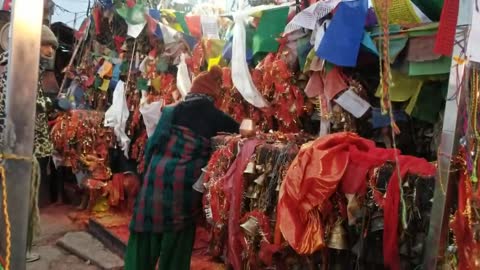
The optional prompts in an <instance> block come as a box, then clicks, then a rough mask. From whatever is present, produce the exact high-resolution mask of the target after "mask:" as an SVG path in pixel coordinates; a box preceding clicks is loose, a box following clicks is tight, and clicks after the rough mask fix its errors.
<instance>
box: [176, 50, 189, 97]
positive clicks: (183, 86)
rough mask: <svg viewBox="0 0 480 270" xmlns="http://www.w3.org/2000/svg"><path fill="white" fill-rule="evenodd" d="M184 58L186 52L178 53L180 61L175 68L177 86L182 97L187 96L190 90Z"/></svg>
mask: <svg viewBox="0 0 480 270" xmlns="http://www.w3.org/2000/svg"><path fill="white" fill-rule="evenodd" d="M185 58H186V54H185V53H182V54H181V55H180V63H179V64H178V68H177V88H178V90H179V91H180V94H181V95H182V97H183V98H185V97H186V96H187V94H188V93H189V92H190V88H191V87H192V81H191V80H190V75H189V73H188V67H187V63H186V62H185V60H186V59H185Z"/></svg>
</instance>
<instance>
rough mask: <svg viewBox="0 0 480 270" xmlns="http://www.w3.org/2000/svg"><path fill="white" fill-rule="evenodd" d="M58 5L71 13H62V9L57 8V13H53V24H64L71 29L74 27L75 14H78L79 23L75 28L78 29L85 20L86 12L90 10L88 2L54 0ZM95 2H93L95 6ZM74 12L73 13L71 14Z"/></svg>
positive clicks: (86, 0) (81, 0)
mask: <svg viewBox="0 0 480 270" xmlns="http://www.w3.org/2000/svg"><path fill="white" fill-rule="evenodd" d="M53 2H55V4H56V5H58V6H61V7H62V8H64V9H66V10H68V11H70V12H66V11H62V10H61V9H60V8H58V7H56V8H55V12H54V13H53V17H52V23H54V22H63V23H65V24H67V25H69V26H70V27H73V26H74V25H73V23H74V21H75V14H74V13H75V12H76V13H77V22H76V25H75V28H76V29H78V28H79V27H80V25H81V24H82V21H83V20H84V19H85V15H86V11H87V8H88V0H53ZM93 2H95V1H94V0H91V3H92V4H93ZM71 12H72V13H71Z"/></svg>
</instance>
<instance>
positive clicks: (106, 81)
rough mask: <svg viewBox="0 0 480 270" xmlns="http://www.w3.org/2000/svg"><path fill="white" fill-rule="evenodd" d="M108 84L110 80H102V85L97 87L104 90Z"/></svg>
mask: <svg viewBox="0 0 480 270" xmlns="http://www.w3.org/2000/svg"><path fill="white" fill-rule="evenodd" d="M109 85H110V80H106V79H105V80H103V83H102V85H100V87H99V88H98V89H100V90H102V91H104V92H106V91H107V90H108V86H109Z"/></svg>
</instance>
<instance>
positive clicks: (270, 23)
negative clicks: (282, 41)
mask: <svg viewBox="0 0 480 270" xmlns="http://www.w3.org/2000/svg"><path fill="white" fill-rule="evenodd" d="M288 10H289V8H288V7H282V8H274V9H270V10H265V11H263V14H262V17H261V18H260V22H259V23H258V27H257V31H256V32H255V35H254V36H253V48H252V49H253V54H254V55H255V54H257V53H259V52H263V53H268V52H276V51H277V50H278V46H279V44H278V42H277V38H279V37H280V34H281V33H282V32H283V31H284V30H285V25H286V22H287V17H288Z"/></svg>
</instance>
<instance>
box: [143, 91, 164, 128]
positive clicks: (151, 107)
mask: <svg viewBox="0 0 480 270" xmlns="http://www.w3.org/2000/svg"><path fill="white" fill-rule="evenodd" d="M162 107H163V100H160V101H155V102H152V103H147V102H146V92H145V91H142V100H141V101H140V109H139V110H140V113H141V114H142V116H143V117H142V118H143V123H144V124H145V129H146V130H147V136H148V137H150V136H152V134H153V132H155V128H156V127H157V124H158V121H159V120H160V116H161V115H162Z"/></svg>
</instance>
